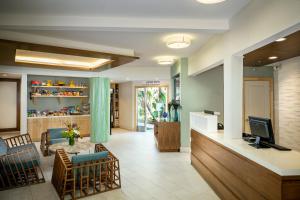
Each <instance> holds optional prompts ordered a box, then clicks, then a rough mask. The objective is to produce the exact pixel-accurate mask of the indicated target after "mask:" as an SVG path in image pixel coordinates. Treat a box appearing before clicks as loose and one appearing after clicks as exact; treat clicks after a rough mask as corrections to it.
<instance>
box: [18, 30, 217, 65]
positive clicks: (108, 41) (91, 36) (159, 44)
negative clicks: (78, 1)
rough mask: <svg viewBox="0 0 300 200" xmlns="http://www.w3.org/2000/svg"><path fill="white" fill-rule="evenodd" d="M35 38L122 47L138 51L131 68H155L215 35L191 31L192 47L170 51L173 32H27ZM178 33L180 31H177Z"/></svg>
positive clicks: (184, 54)
mask: <svg viewBox="0 0 300 200" xmlns="http://www.w3.org/2000/svg"><path fill="white" fill-rule="evenodd" d="M23 32H25V33H31V34H35V35H42V36H48V37H57V38H61V39H69V40H75V41H82V42H87V43H96V44H102V45H108V46H113V47H122V48H127V49H134V51H135V55H136V56H138V57H140V59H139V60H136V61H135V62H133V63H130V64H128V65H129V66H138V67H151V66H157V63H156V60H155V59H154V58H155V57H157V56H162V55H170V56H175V57H183V56H188V55H189V54H191V53H192V52H194V51H195V50H197V49H199V48H200V47H201V45H202V44H203V42H204V41H206V40H207V39H208V38H209V37H210V36H211V35H212V33H205V32H203V33H202V32H200V33H199V32H188V33H189V34H190V35H192V36H193V38H194V40H193V42H192V45H191V46H190V47H189V48H186V49H178V50H174V49H170V48H168V47H167V46H166V45H165V43H164V38H165V37H166V36H168V35H169V34H171V33H173V32H170V31H169V32H140V31H139V32H131V31H68V30H63V31H59V30H57V31H35V30H30V31H23ZM174 33H176V32H174Z"/></svg>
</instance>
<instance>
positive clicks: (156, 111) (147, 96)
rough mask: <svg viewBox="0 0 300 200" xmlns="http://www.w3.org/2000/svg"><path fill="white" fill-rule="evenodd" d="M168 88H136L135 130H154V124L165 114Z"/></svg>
mask: <svg viewBox="0 0 300 200" xmlns="http://www.w3.org/2000/svg"><path fill="white" fill-rule="evenodd" d="M167 99H168V87H166V86H157V87H154V86H151V87H137V88H136V119H137V130H138V131H143V132H144V131H147V130H152V129H153V128H154V122H155V121H159V120H160V119H161V118H162V114H163V113H164V112H167Z"/></svg>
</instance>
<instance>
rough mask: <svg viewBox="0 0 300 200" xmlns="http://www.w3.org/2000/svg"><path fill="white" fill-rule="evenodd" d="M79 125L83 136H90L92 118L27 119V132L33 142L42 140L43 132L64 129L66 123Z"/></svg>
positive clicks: (83, 116) (86, 116)
mask: <svg viewBox="0 0 300 200" xmlns="http://www.w3.org/2000/svg"><path fill="white" fill-rule="evenodd" d="M66 122H71V123H77V125H78V126H79V128H80V133H81V135H82V136H84V137H86V136H90V116H89V115H80V116H61V117H59V116H57V117H56V116H55V117H29V118H28V119H27V130H28V133H29V134H30V137H31V138H32V140H33V141H35V142H37V141H40V140H41V134H42V132H45V131H47V129H48V128H64V127H66V125H65V123H66Z"/></svg>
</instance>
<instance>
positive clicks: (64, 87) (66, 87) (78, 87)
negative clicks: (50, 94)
mask: <svg viewBox="0 0 300 200" xmlns="http://www.w3.org/2000/svg"><path fill="white" fill-rule="evenodd" d="M31 87H32V88H59V89H87V88H88V87H86V86H75V87H71V86H35V85H34V86H31Z"/></svg>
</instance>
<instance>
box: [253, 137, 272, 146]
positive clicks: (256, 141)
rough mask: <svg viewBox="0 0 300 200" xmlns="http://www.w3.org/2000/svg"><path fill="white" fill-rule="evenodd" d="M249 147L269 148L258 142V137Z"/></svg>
mask: <svg viewBox="0 0 300 200" xmlns="http://www.w3.org/2000/svg"><path fill="white" fill-rule="evenodd" d="M249 145H250V146H252V147H255V148H257V149H265V148H270V147H269V146H267V145H265V144H263V143H261V142H260V137H259V136H256V139H255V142H254V143H251V144H249Z"/></svg>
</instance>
